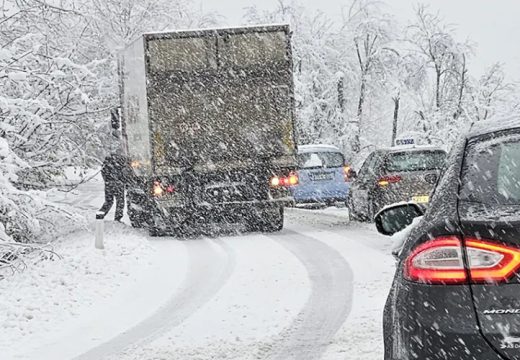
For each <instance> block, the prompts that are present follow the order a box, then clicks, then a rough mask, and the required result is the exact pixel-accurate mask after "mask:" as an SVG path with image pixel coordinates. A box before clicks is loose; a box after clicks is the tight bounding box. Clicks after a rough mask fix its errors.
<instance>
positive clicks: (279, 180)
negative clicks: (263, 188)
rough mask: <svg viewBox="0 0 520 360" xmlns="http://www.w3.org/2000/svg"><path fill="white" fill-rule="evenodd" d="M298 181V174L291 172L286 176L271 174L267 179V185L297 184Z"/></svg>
mask: <svg viewBox="0 0 520 360" xmlns="http://www.w3.org/2000/svg"><path fill="white" fill-rule="evenodd" d="M299 182H300V179H299V178H298V174H297V173H296V172H291V173H290V174H289V175H288V176H273V177H272V178H271V180H269V185H270V186H271V187H273V188H277V187H290V186H296V185H298V184H299Z"/></svg>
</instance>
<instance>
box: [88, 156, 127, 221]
mask: <svg viewBox="0 0 520 360" xmlns="http://www.w3.org/2000/svg"><path fill="white" fill-rule="evenodd" d="M131 171H132V170H131V169H130V164H129V163H128V159H127V158H126V157H125V156H123V155H121V154H119V153H117V152H115V153H112V154H110V155H108V156H107V157H106V158H105V160H104V161H103V167H102V168H101V176H102V177H103V181H104V182H105V202H104V204H103V206H102V207H101V209H99V211H98V212H97V214H96V218H97V219H103V218H104V217H105V216H106V214H107V213H108V212H109V211H110V209H111V208H112V205H114V199H115V201H116V214H115V217H114V220H116V221H121V219H122V218H123V213H124V209H125V186H126V183H127V181H128V180H127V179H129V178H130V176H131V174H130V173H131Z"/></svg>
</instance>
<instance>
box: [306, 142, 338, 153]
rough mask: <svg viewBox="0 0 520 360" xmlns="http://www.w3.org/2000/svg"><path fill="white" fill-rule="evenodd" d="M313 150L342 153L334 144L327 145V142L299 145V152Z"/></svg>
mask: <svg viewBox="0 0 520 360" xmlns="http://www.w3.org/2000/svg"><path fill="white" fill-rule="evenodd" d="M311 152H337V153H341V150H340V149H339V148H337V147H336V146H334V145H326V144H308V145H299V146H298V153H299V154H305V153H311Z"/></svg>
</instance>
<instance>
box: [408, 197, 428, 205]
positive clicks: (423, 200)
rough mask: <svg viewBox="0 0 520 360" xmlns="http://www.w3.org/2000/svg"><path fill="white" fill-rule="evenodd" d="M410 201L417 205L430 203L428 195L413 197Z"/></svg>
mask: <svg viewBox="0 0 520 360" xmlns="http://www.w3.org/2000/svg"><path fill="white" fill-rule="evenodd" d="M412 201H413V202H416V203H418V204H424V203H427V202H430V197H429V196H428V195H421V196H413V197H412Z"/></svg>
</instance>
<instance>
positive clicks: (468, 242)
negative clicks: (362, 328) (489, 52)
mask: <svg viewBox="0 0 520 360" xmlns="http://www.w3.org/2000/svg"><path fill="white" fill-rule="evenodd" d="M421 213H422V210H421V208H420V207H419V206H418V205H416V204H413V203H409V204H396V205H394V206H390V207H387V208H386V209H384V210H382V211H381V212H380V213H379V214H378V215H377V216H376V225H377V227H378V230H379V231H380V232H381V233H383V234H387V235H390V234H392V233H395V232H397V231H401V232H400V233H399V234H396V235H395V238H394V241H398V240H399V238H400V237H402V239H403V240H404V242H403V246H402V249H401V250H400V252H399V255H398V258H399V262H398V265H397V270H396V274H395V278H394V282H393V285H392V288H391V291H390V295H389V297H388V300H387V303H386V307H385V313H384V338H385V359H386V360H403V359H422V360H441V359H442V360H445V359H460V360H504V359H508V360H513V359H520V121H512V122H509V123H503V124H498V125H497V123H479V124H478V125H476V126H474V128H473V129H472V131H471V132H470V133H469V134H468V135H467V136H466V137H464V138H463V139H461V141H460V142H459V143H458V144H456V145H455V147H454V149H453V150H452V152H451V154H450V156H449V157H448V160H447V162H446V168H445V170H444V173H443V176H442V178H441V180H440V182H439V184H438V185H437V188H436V189H435V192H434V194H433V197H432V201H431V203H430V206H429V207H428V209H427V210H426V213H425V214H424V217H423V218H422V219H420V218H418V219H416V220H415V221H414V222H413V223H412V218H413V217H414V216H417V215H421ZM419 219H420V220H419ZM410 223H412V225H410V226H409V227H406V226H407V225H408V224H410Z"/></svg>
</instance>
